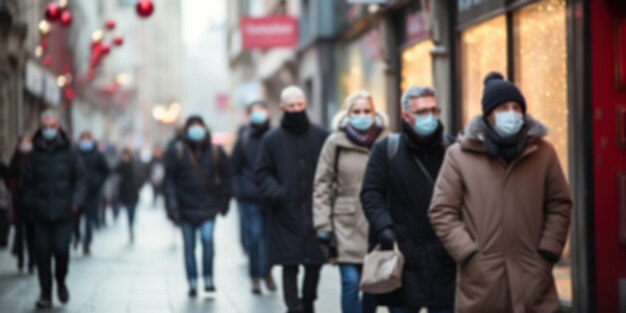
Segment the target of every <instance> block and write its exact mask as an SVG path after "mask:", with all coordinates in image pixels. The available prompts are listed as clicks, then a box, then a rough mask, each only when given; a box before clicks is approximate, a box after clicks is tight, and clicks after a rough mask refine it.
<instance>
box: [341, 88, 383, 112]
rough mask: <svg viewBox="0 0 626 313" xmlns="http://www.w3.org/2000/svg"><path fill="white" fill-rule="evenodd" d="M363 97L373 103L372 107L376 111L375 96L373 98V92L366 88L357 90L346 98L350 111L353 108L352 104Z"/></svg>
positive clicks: (346, 104)
mask: <svg viewBox="0 0 626 313" xmlns="http://www.w3.org/2000/svg"><path fill="white" fill-rule="evenodd" d="M361 99H365V100H368V101H369V102H370V104H372V109H373V110H374V111H376V105H374V98H372V94H370V93H369V92H367V91H364V90H359V91H355V92H353V93H351V94H350V95H349V96H348V97H347V98H346V103H345V106H346V110H347V111H350V109H352V106H353V105H354V104H355V103H356V102H357V101H358V100H361Z"/></svg>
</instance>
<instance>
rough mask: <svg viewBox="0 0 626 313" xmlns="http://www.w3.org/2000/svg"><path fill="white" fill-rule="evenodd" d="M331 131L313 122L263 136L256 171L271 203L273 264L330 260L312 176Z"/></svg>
mask: <svg viewBox="0 0 626 313" xmlns="http://www.w3.org/2000/svg"><path fill="white" fill-rule="evenodd" d="M326 137H328V132H327V131H325V130H324V129H322V128H321V127H319V126H317V125H310V126H309V127H308V128H307V129H306V131H304V132H303V133H294V132H292V131H289V130H287V129H286V128H285V127H284V125H283V126H281V127H280V128H277V129H274V130H272V131H270V132H269V133H267V134H266V135H265V136H264V137H263V141H262V143H261V151H260V154H259V160H258V162H257V168H256V171H255V174H256V179H257V183H258V186H259V191H260V192H261V196H262V197H263V199H264V200H265V201H266V202H267V203H268V204H270V206H271V209H270V210H269V211H268V233H269V237H268V240H269V255H270V261H271V262H272V264H280V265H296V264H322V263H324V262H325V258H324V256H323V254H322V250H321V247H320V245H319V243H318V241H317V239H316V236H315V230H314V228H313V208H312V206H313V203H312V202H313V180H314V177H315V168H316V166H317V160H318V158H319V155H320V153H321V150H322V146H323V145H324V141H325V140H326Z"/></svg>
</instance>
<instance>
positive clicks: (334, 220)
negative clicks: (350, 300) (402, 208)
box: [313, 112, 387, 264]
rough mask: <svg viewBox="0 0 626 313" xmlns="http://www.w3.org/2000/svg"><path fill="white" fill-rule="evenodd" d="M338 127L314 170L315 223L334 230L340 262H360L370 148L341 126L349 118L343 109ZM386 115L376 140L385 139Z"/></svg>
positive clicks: (363, 251)
mask: <svg viewBox="0 0 626 313" xmlns="http://www.w3.org/2000/svg"><path fill="white" fill-rule="evenodd" d="M335 120H336V122H335V124H336V125H335V128H336V129H337V130H336V131H335V132H334V133H333V134H332V135H331V136H330V137H328V139H327V140H326V143H325V144H324V148H322V153H321V155H320V158H319V161H318V164H317V170H316V173H315V184H314V189H313V224H314V227H315V229H316V230H318V231H320V230H322V231H332V229H333V226H334V230H335V236H336V238H337V247H338V252H339V253H338V258H337V262H338V263H351V264H361V263H363V259H364V258H365V255H366V254H367V249H368V231H369V226H368V222H367V218H366V217H365V214H364V213H363V208H362V207H361V201H360V199H359V193H360V192H361V183H362V181H363V176H364V175H365V167H366V166H367V160H368V159H369V154H370V152H371V150H370V149H368V148H366V147H363V146H359V145H357V144H355V143H353V142H352V141H350V139H348V137H347V135H346V133H345V132H344V131H343V130H341V129H342V128H343V127H344V126H345V125H346V124H347V122H348V118H347V116H346V114H345V112H344V113H341V114H340V115H339V116H338V118H335ZM385 121H386V119H385V117H384V116H382V115H379V116H378V118H377V124H378V126H379V127H382V128H383V131H382V132H381V133H380V135H379V136H378V138H377V139H376V141H380V140H381V139H383V138H384V137H385V136H386V135H387V132H386V130H384V128H385V124H386V122H385ZM337 148H339V149H340V150H341V151H340V152H339V160H338V162H339V163H338V171H339V175H338V176H337V186H338V188H337V197H336V200H335V202H334V214H333V213H332V206H333V203H332V202H331V201H332V194H333V187H332V185H333V181H334V178H335V172H334V164H335V154H336V153H337Z"/></svg>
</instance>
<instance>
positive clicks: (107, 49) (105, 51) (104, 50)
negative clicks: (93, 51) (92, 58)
mask: <svg viewBox="0 0 626 313" xmlns="http://www.w3.org/2000/svg"><path fill="white" fill-rule="evenodd" d="M100 48H101V49H102V54H109V52H111V47H110V46H109V45H108V44H106V43H103V44H102V46H100Z"/></svg>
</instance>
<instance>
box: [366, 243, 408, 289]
mask: <svg viewBox="0 0 626 313" xmlns="http://www.w3.org/2000/svg"><path fill="white" fill-rule="evenodd" d="M403 267H404V256H403V255H402V252H400V249H399V248H398V244H397V243H396V244H394V247H393V250H387V251H383V250H381V249H380V245H377V246H376V247H375V248H374V250H372V251H371V252H370V253H368V254H367V256H365V261H364V262H363V274H362V276H361V290H362V291H363V292H367V293H371V294H385V293H389V292H392V291H394V290H396V289H398V288H400V287H402V268H403Z"/></svg>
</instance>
